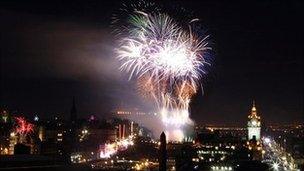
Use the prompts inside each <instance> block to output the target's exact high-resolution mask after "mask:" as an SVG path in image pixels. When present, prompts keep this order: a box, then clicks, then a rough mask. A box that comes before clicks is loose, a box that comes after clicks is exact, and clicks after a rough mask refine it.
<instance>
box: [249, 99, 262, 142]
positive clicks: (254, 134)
mask: <svg viewBox="0 0 304 171" xmlns="http://www.w3.org/2000/svg"><path fill="white" fill-rule="evenodd" d="M247 128H248V140H251V139H254V138H255V140H256V141H260V137H261V118H260V116H258V114H257V110H256V107H255V102H254V101H253V103H252V108H251V113H250V114H249V116H248V124H247Z"/></svg>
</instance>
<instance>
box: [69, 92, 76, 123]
mask: <svg viewBox="0 0 304 171" xmlns="http://www.w3.org/2000/svg"><path fill="white" fill-rule="evenodd" d="M70 119H71V121H72V122H75V121H76V120H77V110H76V104H75V97H73V104H72V108H71V118H70Z"/></svg>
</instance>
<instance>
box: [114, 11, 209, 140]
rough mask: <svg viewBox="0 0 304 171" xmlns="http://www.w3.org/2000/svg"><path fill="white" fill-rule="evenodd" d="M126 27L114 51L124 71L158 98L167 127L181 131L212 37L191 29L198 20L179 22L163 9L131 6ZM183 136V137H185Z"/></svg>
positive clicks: (144, 90) (142, 91)
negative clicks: (209, 38) (160, 10)
mask: <svg viewBox="0 0 304 171" xmlns="http://www.w3.org/2000/svg"><path fill="white" fill-rule="evenodd" d="M133 8H134V9H133V11H132V12H129V17H128V22H127V25H123V26H122V27H121V28H122V29H118V30H122V31H120V33H119V35H120V36H121V38H120V43H119V46H118V48H117V49H116V53H117V58H118V60H119V61H121V63H122V64H121V66H120V70H121V71H124V72H127V73H129V79H131V78H136V79H137V80H138V88H139V91H140V92H141V93H142V94H143V95H144V96H146V97H151V98H153V99H154V100H155V102H156V104H157V106H158V108H159V111H160V114H161V116H162V121H163V122H164V124H165V125H169V126H173V127H174V128H176V130H175V132H178V134H181V133H180V132H181V129H182V127H183V125H185V124H191V123H192V121H191V119H190V118H189V112H188V108H189V103H190V100H191V97H192V96H193V95H194V94H195V93H196V92H197V89H198V87H199V85H200V82H199V80H200V79H201V77H202V74H204V66H205V65H210V64H209V63H208V62H206V60H205V58H204V53H205V52H206V51H207V50H210V49H211V48H210V47H209V45H208V41H207V39H208V37H209V36H208V35H207V36H204V37H202V36H201V35H199V34H198V33H197V32H196V31H195V30H194V29H192V28H193V27H192V26H193V25H194V24H195V22H197V21H198V19H192V20H189V22H187V23H183V22H177V21H176V20H175V19H174V18H172V17H170V16H169V15H168V14H166V13H162V12H159V11H157V12H146V11H149V10H145V8H147V6H145V7H144V10H139V7H138V6H136V5H135V6H134V5H133ZM182 136H183V135H182Z"/></svg>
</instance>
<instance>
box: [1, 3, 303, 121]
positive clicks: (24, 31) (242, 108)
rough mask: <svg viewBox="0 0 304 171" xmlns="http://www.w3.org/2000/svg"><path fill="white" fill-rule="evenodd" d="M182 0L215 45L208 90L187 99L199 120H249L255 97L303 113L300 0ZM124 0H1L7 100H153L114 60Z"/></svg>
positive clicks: (88, 103) (267, 106)
mask: <svg viewBox="0 0 304 171" xmlns="http://www.w3.org/2000/svg"><path fill="white" fill-rule="evenodd" d="M170 2H172V1H165V2H164V3H170ZM178 3H179V4H180V5H182V6H184V7H186V8H188V9H193V10H194V13H195V14H197V15H198V16H199V17H200V18H201V20H202V22H203V24H204V25H205V26H206V32H208V33H210V35H211V37H212V45H213V48H214V52H215V55H214V62H213V64H212V67H211V69H210V70H209V74H208V76H207V77H206V80H205V81H204V83H203V87H204V94H203V95H202V93H201V92H199V93H198V94H197V95H196V96H195V97H194V99H192V103H191V104H190V106H191V108H190V111H191V117H192V118H193V120H195V121H196V122H197V123H203V124H207V123H213V124H226V125H234V124H236V125H243V123H244V122H245V121H246V119H247V117H246V116H247V114H248V112H249V111H250V106H251V101H252V100H253V99H255V100H256V102H257V108H258V111H259V113H260V115H261V116H262V117H263V118H264V121H265V122H267V123H271V124H274V123H293V122H303V96H302V94H303V89H302V87H303V79H302V76H303V72H302V67H303V63H302V59H301V57H302V56H303V52H302V51H301V43H300V42H301V37H303V33H302V32H301V30H302V28H303V24H302V23H300V22H299V20H298V19H300V13H299V12H300V6H301V5H303V3H301V2H299V1H293V2H289V3H288V2H285V3H283V2H276V3H274V4H271V5H270V4H269V3H268V2H253V3H252V4H251V6H247V5H246V3H241V2H238V3H237V2H234V3H219V1H205V2H199V1H191V2H182V1H178ZM119 4H120V1H114V2H98V3H97V5H96V4H94V3H93V2H92V3H90V2H86V3H85V2H78V3H75V4H74V5H72V4H69V3H60V2H47V3H46V4H43V3H35V2H33V1H32V2H31V1H29V2H26V3H25V2H21V3H16V2H9V1H7V2H3V5H1V13H2V14H3V15H1V21H2V22H3V23H6V24H5V26H4V27H2V28H1V30H2V32H7V34H5V35H3V36H2V37H3V38H2V39H1V46H2V47H3V52H2V55H1V83H3V84H1V96H0V105H1V107H3V108H8V109H12V110H18V112H22V113H23V114H25V115H35V114H38V115H42V116H43V117H48V115H52V114H58V113H59V114H65V115H69V110H70V106H71V99H72V97H73V96H75V97H76V99H77V107H78V110H79V111H78V113H79V114H80V115H90V114H96V115H99V116H100V117H102V116H103V115H104V114H106V113H108V112H110V111H111V110H113V109H115V108H116V107H117V106H119V105H121V104H122V103H125V104H126V106H131V107H140V108H142V109H143V110H153V107H151V105H149V103H150V102H144V103H143V102H142V101H143V100H142V98H140V97H138V96H137V92H136V91H137V90H136V89H134V88H133V86H132V85H134V82H128V81H127V79H126V78H124V75H122V74H119V71H118V69H117V68H118V65H117V64H116V63H115V60H114V56H113V53H112V49H113V40H112V39H113V37H112V36H111V35H110V34H108V33H110V26H109V23H110V18H111V15H112V13H113V12H115V9H116V7H117V6H118V5H119ZM196 6H199V7H196ZM285 6H288V10H284V9H285ZM257 9H258V10H259V11H260V12H259V13H256V10H257ZM273 49H275V50H273ZM67 87H68V88H67ZM130 99H131V100H130ZM219 106H220V107H219ZM227 115H228V116H229V117H226V116H227ZM104 117H106V115H104Z"/></svg>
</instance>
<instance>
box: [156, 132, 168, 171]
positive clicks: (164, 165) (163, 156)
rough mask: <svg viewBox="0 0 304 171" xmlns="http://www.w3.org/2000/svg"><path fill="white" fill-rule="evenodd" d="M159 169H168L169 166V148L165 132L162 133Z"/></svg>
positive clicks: (164, 170) (163, 170)
mask: <svg viewBox="0 0 304 171" xmlns="http://www.w3.org/2000/svg"><path fill="white" fill-rule="evenodd" d="M158 158H159V159H158V162H159V171H166V168H167V149H166V135H165V133H164V132H162V133H161V134H160V147H159V157H158Z"/></svg>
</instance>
